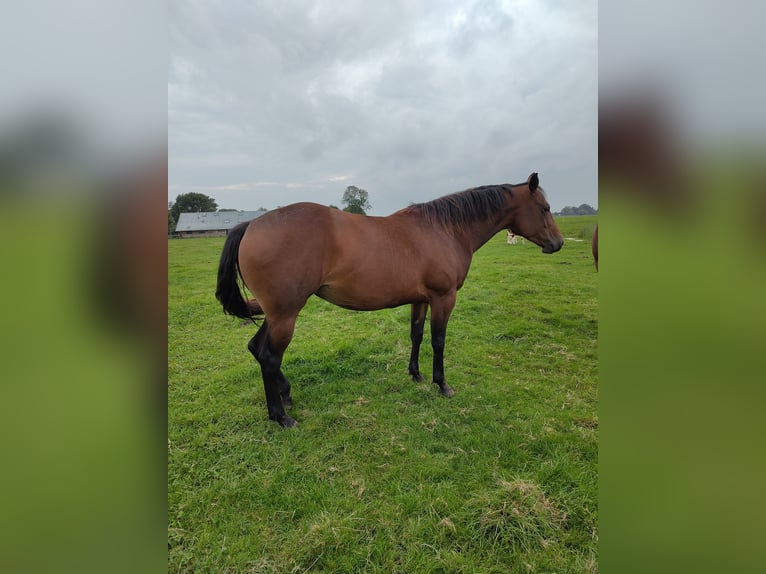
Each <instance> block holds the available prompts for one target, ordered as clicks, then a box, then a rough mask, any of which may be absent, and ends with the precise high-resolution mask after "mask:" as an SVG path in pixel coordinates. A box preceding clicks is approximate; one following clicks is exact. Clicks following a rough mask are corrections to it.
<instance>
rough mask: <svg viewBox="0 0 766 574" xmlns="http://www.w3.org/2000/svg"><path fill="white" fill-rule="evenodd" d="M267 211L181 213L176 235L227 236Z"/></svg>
mask: <svg viewBox="0 0 766 574" xmlns="http://www.w3.org/2000/svg"><path fill="white" fill-rule="evenodd" d="M264 213H266V210H265V209H259V210H258V211H211V212H205V211H201V212H196V213H181V214H180V215H179V216H178V223H176V233H177V234H178V236H179V237H210V236H216V235H226V234H227V233H228V232H229V229H231V228H232V227H234V226H235V225H237V224H238V223H242V222H243V221H250V220H251V219H255V218H256V217H260V216H261V215H263V214H264Z"/></svg>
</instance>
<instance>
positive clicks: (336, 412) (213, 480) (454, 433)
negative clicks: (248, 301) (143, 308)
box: [168, 217, 598, 573]
mask: <svg viewBox="0 0 766 574" xmlns="http://www.w3.org/2000/svg"><path fill="white" fill-rule="evenodd" d="M558 222H559V226H560V228H561V230H562V233H563V235H564V236H565V237H567V238H574V239H579V240H581V241H573V240H568V241H566V243H565V245H564V248H563V249H562V250H561V251H560V252H559V253H556V254H554V255H544V254H542V253H541V252H540V249H539V248H538V247H536V246H534V245H532V244H531V243H530V242H528V241H525V242H522V241H521V240H519V244H518V245H515V246H509V245H506V242H505V233H503V234H499V235H497V236H496V237H494V238H493V239H492V240H491V241H490V242H489V243H487V244H486V245H485V246H484V247H483V248H482V249H480V250H479V251H478V252H477V253H476V255H475V257H474V261H473V265H472V267H471V271H470V273H469V275H468V279H467V280H466V283H465V286H464V287H463V289H462V290H461V291H460V292H459V293H458V300H457V305H456V307H455V310H454V312H453V315H452V319H451V321H450V323H449V327H448V330H447V345H446V350H445V372H446V377H447V381H448V383H449V384H450V385H451V386H452V387H453V388H454V389H455V391H456V393H457V394H456V396H455V397H453V398H451V399H447V398H444V397H442V396H440V395H439V393H438V390H437V387H436V386H435V385H433V384H431V383H430V382H429V383H426V382H424V383H420V384H416V383H413V382H412V381H411V379H410V378H409V376H408V374H407V361H408V358H409V346H410V344H409V308H408V307H400V308H398V309H391V310H386V311H378V312H374V313H359V312H351V311H346V310H343V309H340V308H337V307H334V306H332V305H330V304H329V303H326V302H324V301H321V300H319V299H317V298H312V299H311V300H310V301H309V304H308V305H307V306H306V308H305V309H304V310H303V311H302V313H301V315H300V317H299V319H298V324H297V327H296V332H295V337H294V339H293V342H292V344H291V345H290V347H289V348H288V350H287V353H286V354H285V361H284V364H283V370H284V372H285V374H286V375H287V377H288V378H289V379H290V380H291V382H292V385H293V398H294V401H295V407H294V408H293V410H292V414H293V416H294V417H295V418H296V419H297V420H298V423H299V426H298V427H297V428H295V429H290V430H285V429H282V428H281V427H279V426H278V425H276V424H275V423H273V422H271V421H269V420H268V418H267V414H266V408H265V398H264V392H263V384H262V382H261V378H260V370H259V367H258V365H257V363H256V362H255V360H254V359H253V358H252V356H251V355H250V354H249V353H248V352H247V349H246V345H247V342H248V340H249V339H250V337H251V336H252V335H253V333H254V328H253V326H252V325H244V324H242V323H243V322H242V321H240V320H238V319H232V318H230V317H227V316H224V314H223V312H222V309H221V307H220V305H219V304H218V302H217V301H216V300H215V298H214V295H213V293H214V291H215V274H216V270H217V263H218V257H219V255H220V250H221V247H222V245H223V238H210V239H193V240H172V241H169V243H168V249H169V278H168V279H169V285H168V371H169V374H168V376H169V410H168V419H169V420H168V511H169V512H168V513H169V518H168V520H169V524H168V552H169V555H168V571H169V572H227V573H235V572H237V573H239V572H242V573H257V572H264V573H266V572H269V573H271V572H280V573H281V572H287V573H291V572H402V573H412V572H482V573H483V572H498V573H499V572H519V573H529V572H577V573H580V572H597V570H598V567H597V562H596V560H597V555H596V546H597V538H598V532H597V513H598V508H597V500H598V498H597V458H598V416H597V400H598V397H597V332H598V325H597V314H598V313H597V312H598V303H597V301H598V292H597V277H598V276H597V274H596V272H595V270H594V267H593V260H592V257H591V254H590V236H591V231H592V229H593V226H594V224H595V222H596V218H595V217H565V218H560V219H559V220H558ZM428 340H429V338H428V330H426V337H425V338H424V344H423V347H422V351H421V370H422V371H423V373H424V375H425V374H426V373H430V365H431V356H432V355H431V350H430V345H429V344H428Z"/></svg>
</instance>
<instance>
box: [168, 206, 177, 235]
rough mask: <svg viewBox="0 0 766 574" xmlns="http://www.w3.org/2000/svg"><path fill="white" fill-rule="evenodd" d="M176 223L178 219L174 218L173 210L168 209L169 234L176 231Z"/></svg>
mask: <svg viewBox="0 0 766 574" xmlns="http://www.w3.org/2000/svg"><path fill="white" fill-rule="evenodd" d="M176 223H178V219H176V218H175V217H173V209H172V208H171V209H168V233H169V234H170V233H173V232H174V231H175V230H176Z"/></svg>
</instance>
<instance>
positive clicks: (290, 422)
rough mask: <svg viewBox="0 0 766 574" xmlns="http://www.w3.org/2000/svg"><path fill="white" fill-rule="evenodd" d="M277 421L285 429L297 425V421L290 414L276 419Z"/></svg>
mask: <svg viewBox="0 0 766 574" xmlns="http://www.w3.org/2000/svg"><path fill="white" fill-rule="evenodd" d="M277 422H278V423H279V424H280V425H282V426H283V427H284V428H286V429H290V428H293V427H297V426H298V421H296V420H295V419H294V418H293V417H291V416H290V415H285V416H283V417H282V418H280V419H278V420H277Z"/></svg>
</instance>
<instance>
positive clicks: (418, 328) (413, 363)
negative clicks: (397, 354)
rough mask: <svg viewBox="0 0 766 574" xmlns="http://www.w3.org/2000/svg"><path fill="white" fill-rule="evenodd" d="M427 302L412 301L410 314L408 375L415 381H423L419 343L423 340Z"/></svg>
mask: <svg viewBox="0 0 766 574" xmlns="http://www.w3.org/2000/svg"><path fill="white" fill-rule="evenodd" d="M427 311H428V303H413V304H412V308H411V315H410V340H411V341H412V351H411V352H410V368H409V370H410V375H411V376H412V379H413V380H414V381H415V382H416V383H420V382H422V381H423V375H421V374H420V365H419V359H420V343H421V342H422V341H423V327H424V326H425V324H426V312H427Z"/></svg>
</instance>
